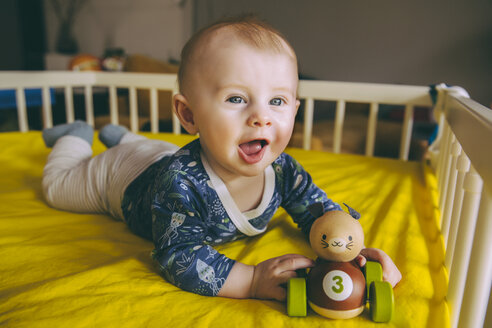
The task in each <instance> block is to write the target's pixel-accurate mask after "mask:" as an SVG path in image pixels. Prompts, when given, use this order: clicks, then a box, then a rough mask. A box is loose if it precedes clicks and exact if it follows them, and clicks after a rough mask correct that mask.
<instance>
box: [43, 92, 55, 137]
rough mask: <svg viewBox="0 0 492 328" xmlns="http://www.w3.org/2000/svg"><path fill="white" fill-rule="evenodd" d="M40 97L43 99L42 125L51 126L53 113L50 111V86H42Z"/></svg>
mask: <svg viewBox="0 0 492 328" xmlns="http://www.w3.org/2000/svg"><path fill="white" fill-rule="evenodd" d="M42 99H43V127H44V128H45V129H46V128H51V127H53V115H52V111H51V97H50V88H49V87H43V88H42Z"/></svg>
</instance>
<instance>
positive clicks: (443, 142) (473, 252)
mask: <svg viewBox="0 0 492 328" xmlns="http://www.w3.org/2000/svg"><path fill="white" fill-rule="evenodd" d="M440 98H441V99H440V101H439V103H440V104H441V106H440V107H441V108H439V107H438V106H436V108H435V109H436V110H438V111H440V112H441V113H440V115H441V121H442V124H441V130H442V134H441V136H440V138H439V140H437V141H436V144H437V145H433V148H438V149H437V150H436V149H433V150H434V151H435V153H437V154H438V155H437V156H435V157H434V164H435V166H436V174H437V177H438V189H439V195H440V202H439V208H440V211H441V231H442V234H443V237H444V241H445V246H446V259H445V265H446V267H447V269H448V272H449V290H448V295H447V299H448V303H449V306H450V309H451V323H452V327H453V328H454V327H482V326H483V322H484V318H485V315H486V312H487V304H488V301H489V296H490V287H491V281H492V252H491V251H490V245H491V244H492V165H491V163H492V152H491V151H490V144H491V141H492V111H491V110H490V109H488V108H485V107H484V106H482V105H480V104H478V103H476V102H474V101H473V100H471V99H468V98H467V97H464V96H461V95H458V94H456V92H453V90H452V89H451V90H442V92H441V96H440Z"/></svg>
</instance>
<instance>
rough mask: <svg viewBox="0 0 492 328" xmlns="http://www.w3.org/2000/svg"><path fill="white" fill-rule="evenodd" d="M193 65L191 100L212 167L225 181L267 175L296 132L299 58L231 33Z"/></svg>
mask: <svg viewBox="0 0 492 328" xmlns="http://www.w3.org/2000/svg"><path fill="white" fill-rule="evenodd" d="M193 67H194V68H193V72H192V76H191V78H192V79H191V83H190V88H189V89H190V92H189V93H188V94H187V95H186V98H187V100H188V102H189V106H190V108H191V111H192V112H193V118H194V121H195V124H196V126H197V128H198V132H199V134H200V140H201V144H202V147H203V151H204V154H205V156H206V157H207V160H208V161H209V162H210V165H211V166H212V168H213V169H214V171H215V172H216V173H217V174H218V175H219V176H220V177H221V178H223V179H229V178H234V177H236V176H250V177H251V176H256V175H259V174H261V173H262V172H263V171H264V170H265V168H266V167H267V166H268V165H270V164H271V163H272V162H273V161H274V160H275V159H276V158H277V157H278V156H279V155H280V154H281V153H282V151H283V150H284V149H285V147H286V146H287V143H288V142H289V139H290V137H291V134H292V129H293V125H294V118H295V115H296V112H297V108H298V106H299V101H298V100H297V98H296V94H297V84H298V77H297V64H296V62H295V59H294V58H293V57H292V56H291V55H289V53H288V52H287V51H285V52H284V53H276V52H273V51H269V50H259V49H256V48H254V47H251V46H249V45H245V44H244V43H241V42H239V41H237V40H235V39H234V38H233V37H232V36H229V37H228V36H227V35H226V36H224V37H215V38H214V39H212V40H211V42H210V43H209V47H208V48H207V49H206V50H205V52H204V57H203V59H201V60H200V64H195V65H194V66H193Z"/></svg>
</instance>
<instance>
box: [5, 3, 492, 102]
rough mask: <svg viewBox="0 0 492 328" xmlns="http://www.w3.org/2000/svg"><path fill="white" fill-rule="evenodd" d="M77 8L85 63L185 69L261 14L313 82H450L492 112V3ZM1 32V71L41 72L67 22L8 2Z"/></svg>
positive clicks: (49, 9)
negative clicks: (187, 48)
mask: <svg viewBox="0 0 492 328" xmlns="http://www.w3.org/2000/svg"><path fill="white" fill-rule="evenodd" d="M73 1H77V0H72V1H71V0H59V2H60V3H61V4H62V5H64V6H67V5H68V4H69V3H70V2H73ZM78 1H81V2H82V5H81V6H80V9H79V11H78V12H77V14H76V16H75V19H74V21H73V24H72V29H73V35H74V37H75V39H76V41H77V44H78V52H82V53H90V54H93V55H96V56H102V55H103V53H104V51H105V49H106V48H110V47H121V48H123V49H124V50H125V52H126V53H127V54H134V53H140V54H145V55H148V56H150V57H152V58H155V59H159V60H164V61H168V60H177V59H178V58H179V53H180V49H181V47H182V46H183V44H184V43H185V41H186V40H187V39H188V37H189V36H190V35H191V34H192V32H193V31H195V30H196V29H198V28H200V27H202V26H204V25H205V24H208V23H210V22H212V21H214V20H216V19H217V18H220V17H222V16H224V15H236V14H240V13H256V14H258V16H260V17H261V18H263V19H265V20H267V21H268V22H270V23H271V24H272V25H274V26H275V27H277V28H278V29H279V30H281V31H282V32H283V33H284V34H285V35H286V36H287V38H288V39H289V40H290V41H291V43H292V44H293V46H294V48H295V49H296V51H297V53H298V57H299V63H300V68H301V69H300V72H301V74H302V75H303V76H305V77H309V78H315V79H325V80H339V81H358V82H377V83H401V84H417V85H428V84H432V83H439V82H446V83H448V84H453V85H461V86H463V87H464V88H466V89H467V90H468V91H469V92H470V94H471V96H472V97H473V98H474V99H476V100H477V101H479V102H481V103H482V104H484V105H486V106H487V107H490V106H491V104H492V60H491V59H492V19H491V17H492V1H491V0H471V1H470V0H432V1H425V0H413V1H394V0H372V1H367V0H347V1H339V0H305V1H300V0H248V1H242V0H139V1H134V0H78ZM0 24H1V25H0V31H1V32H0V42H1V44H2V46H1V48H2V51H1V52H0V69H42V68H43V67H42V66H43V61H42V56H44V55H45V54H46V53H53V52H55V49H56V47H55V43H56V39H57V33H58V28H59V26H60V20H59V18H58V17H57V15H56V12H55V10H54V6H53V0H2V1H0ZM27 57H30V59H29V58H27Z"/></svg>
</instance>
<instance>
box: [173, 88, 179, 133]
mask: <svg viewBox="0 0 492 328" xmlns="http://www.w3.org/2000/svg"><path fill="white" fill-rule="evenodd" d="M177 94H178V89H177V88H176V87H175V88H174V89H173V95H172V97H171V102H172V101H173V99H174V96H175V95H177ZM171 108H174V104H172V103H171ZM172 121H173V133H174V134H181V123H180V122H179V119H178V117H177V116H176V114H175V113H174V111H173V115H172Z"/></svg>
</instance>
